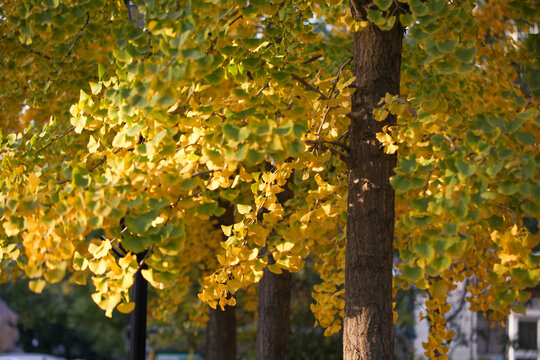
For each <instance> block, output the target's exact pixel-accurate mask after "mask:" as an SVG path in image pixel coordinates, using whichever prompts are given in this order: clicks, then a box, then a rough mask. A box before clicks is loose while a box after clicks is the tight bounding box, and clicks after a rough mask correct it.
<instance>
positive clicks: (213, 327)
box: [205, 202, 236, 360]
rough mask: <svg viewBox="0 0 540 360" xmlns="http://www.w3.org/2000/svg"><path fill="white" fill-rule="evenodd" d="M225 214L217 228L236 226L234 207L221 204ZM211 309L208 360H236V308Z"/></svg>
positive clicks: (208, 328)
mask: <svg viewBox="0 0 540 360" xmlns="http://www.w3.org/2000/svg"><path fill="white" fill-rule="evenodd" d="M219 205H220V206H221V207H223V208H225V213H224V214H223V215H221V216H220V217H219V218H218V219H217V220H218V223H217V226H221V225H231V224H234V207H233V206H232V205H231V204H229V203H225V202H223V203H221V202H220V204H219ZM209 309H210V320H209V321H208V325H207V334H206V357H205V359H206V360H236V308H234V307H231V306H226V307H225V311H222V310H221V309H220V307H219V306H218V307H217V309H216V310H214V309H211V308H209Z"/></svg>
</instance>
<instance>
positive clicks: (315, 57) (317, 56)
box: [301, 54, 323, 65]
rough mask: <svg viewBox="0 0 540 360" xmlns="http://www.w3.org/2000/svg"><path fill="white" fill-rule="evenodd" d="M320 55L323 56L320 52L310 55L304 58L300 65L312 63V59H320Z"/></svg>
mask: <svg viewBox="0 0 540 360" xmlns="http://www.w3.org/2000/svg"><path fill="white" fill-rule="evenodd" d="M322 57H323V56H322V54H319V55H315V56H312V57H310V58H309V59H307V60H305V61H304V62H302V63H301V64H302V65H306V64H309V63H312V62H314V61H316V60H319V59H321V58H322Z"/></svg>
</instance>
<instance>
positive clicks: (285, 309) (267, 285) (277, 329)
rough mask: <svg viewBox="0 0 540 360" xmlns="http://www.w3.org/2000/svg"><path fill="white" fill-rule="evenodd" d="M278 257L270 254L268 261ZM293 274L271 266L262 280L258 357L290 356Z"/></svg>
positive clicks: (273, 359)
mask: <svg viewBox="0 0 540 360" xmlns="http://www.w3.org/2000/svg"><path fill="white" fill-rule="evenodd" d="M273 262H274V259H273V258H272V256H269V259H268V263H269V264H270V263H273ZM290 309H291V273H290V272H288V271H286V270H284V271H283V273H282V274H279V275H278V274H274V273H273V272H271V271H270V270H268V268H266V269H264V275H263V277H262V279H261V282H260V283H259V308H258V315H257V351H256V358H257V359H258V360H287V359H289V332H290V314H291V310H290Z"/></svg>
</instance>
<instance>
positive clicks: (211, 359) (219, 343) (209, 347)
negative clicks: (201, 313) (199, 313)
mask: <svg viewBox="0 0 540 360" xmlns="http://www.w3.org/2000/svg"><path fill="white" fill-rule="evenodd" d="M205 359H206V360H236V308H234V307H231V306H226V307H225V311H222V310H221V309H220V308H219V306H218V307H217V309H216V310H214V309H210V320H209V321H208V333H207V335H206V357H205Z"/></svg>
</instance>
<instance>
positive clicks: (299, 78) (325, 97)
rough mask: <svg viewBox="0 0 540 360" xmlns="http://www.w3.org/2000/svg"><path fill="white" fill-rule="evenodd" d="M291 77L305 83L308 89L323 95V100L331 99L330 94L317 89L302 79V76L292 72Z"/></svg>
mask: <svg viewBox="0 0 540 360" xmlns="http://www.w3.org/2000/svg"><path fill="white" fill-rule="evenodd" d="M291 77H292V78H293V79H294V80H296V81H298V82H300V83H301V84H302V85H304V86H305V87H306V89H307V90H311V91H315V92H316V93H317V94H319V95H321V99H322V100H330V98H329V97H328V96H326V95H324V94H323V92H322V91H321V90H319V89H317V88H316V87H315V86H313V85H311V84H310V83H308V82H307V81H306V80H304V79H302V78H301V77H300V76H298V75H296V74H291Z"/></svg>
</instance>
